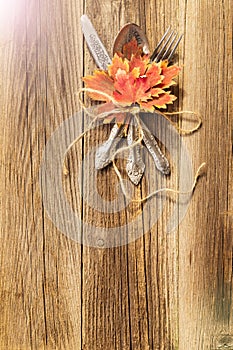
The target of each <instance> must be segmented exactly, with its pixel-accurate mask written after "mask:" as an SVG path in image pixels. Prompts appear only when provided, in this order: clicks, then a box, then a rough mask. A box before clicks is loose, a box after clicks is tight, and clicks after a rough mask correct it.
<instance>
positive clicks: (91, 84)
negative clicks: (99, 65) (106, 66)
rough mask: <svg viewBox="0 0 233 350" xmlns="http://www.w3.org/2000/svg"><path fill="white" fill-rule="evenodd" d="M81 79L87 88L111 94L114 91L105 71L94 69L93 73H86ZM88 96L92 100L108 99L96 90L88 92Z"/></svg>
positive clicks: (110, 79)
mask: <svg viewBox="0 0 233 350" xmlns="http://www.w3.org/2000/svg"><path fill="white" fill-rule="evenodd" d="M83 81H84V82H85V84H86V85H87V87H88V88H90V89H93V90H97V91H100V92H104V93H105V94H107V95H109V96H112V94H113V91H114V86H113V80H112V78H111V77H109V75H108V74H107V73H106V72H105V71H99V70H96V71H94V75H88V76H86V77H84V78H83ZM88 94H89V96H90V97H91V98H92V99H93V100H97V101H109V99H108V98H107V97H106V96H103V95H101V94H98V93H97V92H89V93H88Z"/></svg>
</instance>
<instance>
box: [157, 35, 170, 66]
mask: <svg viewBox="0 0 233 350" xmlns="http://www.w3.org/2000/svg"><path fill="white" fill-rule="evenodd" d="M173 34H174V30H172V31H171V33H170V34H169V36H168V38H167V39H166V41H165V43H164V44H163V46H162V48H161V49H160V51H159V53H158V54H157V56H156V57H155V62H159V61H160V59H161V57H162V56H163V53H164V51H165V49H166V46H167V44H168V43H169V41H170V39H171V37H172V35H173Z"/></svg>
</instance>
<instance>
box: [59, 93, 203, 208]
mask: <svg viewBox="0 0 233 350" xmlns="http://www.w3.org/2000/svg"><path fill="white" fill-rule="evenodd" d="M82 92H89V93H95V94H99V95H102V96H104V97H105V98H107V99H108V100H109V101H111V102H112V103H113V105H114V109H112V110H110V111H106V112H102V113H97V114H94V113H93V112H90V111H89V110H88V107H87V106H86V105H85V104H84V103H83V102H82V100H81V98H80V94H81V93H82ZM77 94H78V96H79V102H80V104H81V106H82V108H83V109H84V111H85V113H86V114H87V115H89V116H90V117H92V118H93V119H92V121H91V122H90V124H89V125H88V127H87V129H86V130H85V131H83V132H82V133H81V134H80V135H79V136H78V137H77V138H76V139H75V140H74V141H73V142H72V143H71V144H70V145H69V147H68V148H67V150H66V152H65V154H64V160H63V171H64V173H66V174H67V169H66V167H65V159H66V156H67V153H68V152H69V150H70V149H71V148H72V147H73V146H74V144H75V143H77V142H78V141H79V140H80V139H81V138H82V137H84V136H85V135H86V134H87V132H88V131H90V130H91V127H92V125H93V124H94V123H95V122H96V121H97V120H101V119H104V118H106V117H107V116H109V115H110V114H119V113H130V114H132V115H133V116H134V117H135V120H136V122H137V126H138V129H139V137H138V139H137V140H136V141H134V142H133V143H132V144H131V145H128V146H125V147H121V148H119V149H118V150H116V151H115V153H114V154H113V156H112V164H113V168H114V171H115V173H116V175H117V176H118V178H119V182H120V186H121V189H122V192H123V194H124V195H125V197H126V198H127V199H130V200H131V201H132V202H134V203H143V202H145V201H146V200H148V199H149V198H151V197H153V196H155V195H156V194H158V193H162V192H169V193H173V194H182V195H188V194H191V193H192V192H193V191H194V189H195V187H196V184H197V181H198V178H199V176H200V175H201V170H202V169H203V168H204V166H205V165H206V163H202V164H201V165H200V166H199V167H198V169H197V171H196V174H195V177H194V181H193V184H192V186H191V188H190V189H189V190H188V191H179V190H177V189H172V188H167V187H164V188H161V189H158V190H156V191H153V192H151V193H149V194H148V195H147V196H145V197H143V198H140V199H132V198H131V196H130V194H129V193H128V192H127V190H126V188H125V185H124V181H123V177H122V175H121V172H120V170H119V168H118V167H117V165H116V156H117V155H118V154H119V153H121V152H124V151H127V150H129V149H132V148H134V147H135V146H136V145H139V144H141V141H142V140H143V128H142V126H141V123H140V119H139V112H140V108H139V107H137V106H127V107H122V105H121V104H119V103H118V102H117V101H115V99H114V98H113V97H112V96H110V95H109V94H106V93H105V92H102V91H99V90H95V89H91V88H82V89H80V90H79V91H78V92H77ZM156 112H157V111H156ZM159 113H160V114H162V115H163V117H164V118H166V119H167V120H168V121H169V123H170V124H172V126H174V127H175V128H176V130H177V131H178V132H179V133H182V134H185V135H187V134H191V133H193V132H194V131H196V130H198V129H199V127H200V126H201V123H202V120H201V117H200V116H199V115H198V114H197V113H195V112H192V111H179V112H172V113H165V114H164V113H161V112H159ZM183 113H188V114H192V115H196V116H197V118H198V123H197V125H196V126H195V127H194V128H192V129H182V128H179V127H178V126H177V125H176V124H175V123H173V122H172V121H171V120H170V119H169V118H168V117H167V116H168V115H176V114H183Z"/></svg>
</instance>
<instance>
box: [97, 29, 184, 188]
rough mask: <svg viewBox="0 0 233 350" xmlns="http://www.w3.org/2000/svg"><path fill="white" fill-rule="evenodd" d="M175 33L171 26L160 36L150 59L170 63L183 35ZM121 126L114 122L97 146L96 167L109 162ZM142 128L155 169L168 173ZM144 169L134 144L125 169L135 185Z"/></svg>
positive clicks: (130, 137) (165, 162) (129, 138)
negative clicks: (100, 143) (104, 138)
mask: <svg viewBox="0 0 233 350" xmlns="http://www.w3.org/2000/svg"><path fill="white" fill-rule="evenodd" d="M177 35H178V33H176V32H175V31H174V30H171V28H170V27H169V28H168V29H167V30H166V32H165V33H164V35H163V36H162V38H161V40H160V41H159V43H158V44H157V46H156V48H155V50H154V52H153V54H152V55H151V61H155V62H159V61H161V60H167V61H168V63H171V61H172V59H173V57H174V54H175V51H176V49H177V47H178V45H179V43H180V41H181V39H182V37H183V35H180V36H179V37H178V39H177V40H176V38H177ZM121 128H122V127H121V126H118V125H117V124H114V126H113V127H112V129H111V132H110V136H109V138H108V139H107V140H106V141H105V142H104V143H103V144H102V145H101V146H100V147H99V148H98V150H97V152H96V160H95V166H96V169H103V168H104V167H106V166H107V165H108V164H109V163H111V161H112V157H113V155H114V153H115V150H116V146H117V144H118V143H119V141H120V139H121V137H119V136H120V131H121ZM132 128H133V127H132V126H131V127H130V128H129V130H128V131H129V133H128V136H127V143H128V145H129V146H131V145H132V144H133V142H134V139H133V132H134V131H133V129H132ZM142 129H143V141H144V143H145V146H146V147H147V149H148V151H149V152H150V154H151V155H152V157H153V159H154V162H155V165H156V167H157V169H158V170H159V171H161V172H162V173H163V174H165V175H167V174H169V173H170V165H169V162H168V160H167V158H166V157H165V155H164V154H163V153H162V151H161V149H160V147H159V145H158V143H157V141H156V140H155V138H154V136H153V135H152V134H151V132H150V131H149V129H148V128H147V127H146V126H145V124H144V123H143V127H142ZM144 170H145V164H144V163H143V161H142V159H141V156H140V146H139V145H135V146H134V147H131V148H129V156H128V160H127V165H126V171H127V174H128V176H129V178H130V180H131V181H132V182H133V183H134V184H135V185H137V184H138V183H139V182H140V179H141V177H142V176H143V173H144Z"/></svg>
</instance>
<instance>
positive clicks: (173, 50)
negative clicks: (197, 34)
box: [167, 34, 184, 62]
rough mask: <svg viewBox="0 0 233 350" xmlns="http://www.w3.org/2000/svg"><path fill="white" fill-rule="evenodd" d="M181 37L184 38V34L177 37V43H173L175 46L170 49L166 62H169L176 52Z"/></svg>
mask: <svg viewBox="0 0 233 350" xmlns="http://www.w3.org/2000/svg"><path fill="white" fill-rule="evenodd" d="M183 36H184V34H181V35H180V36H179V38H178V40H177V42H176V43H175V46H174V47H173V49H172V51H171V53H170V55H169V56H168V58H167V60H168V62H171V60H172V57H173V56H174V53H175V51H176V48H177V46H178V45H179V43H180V41H181V39H182V38H183Z"/></svg>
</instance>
